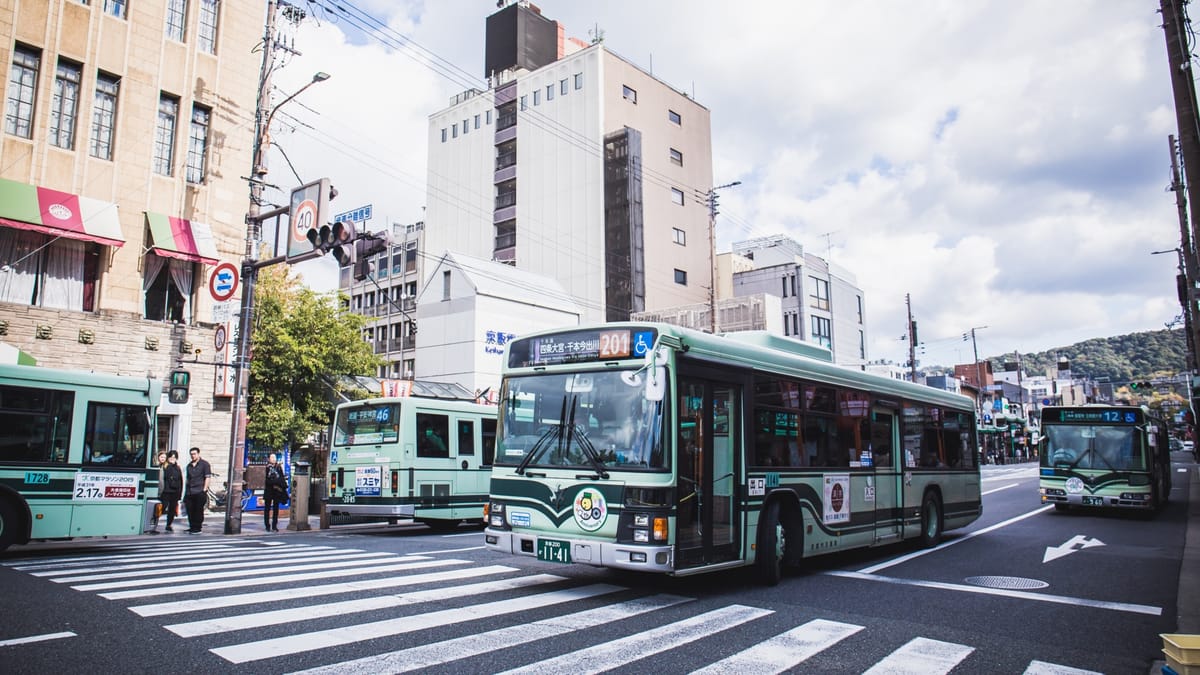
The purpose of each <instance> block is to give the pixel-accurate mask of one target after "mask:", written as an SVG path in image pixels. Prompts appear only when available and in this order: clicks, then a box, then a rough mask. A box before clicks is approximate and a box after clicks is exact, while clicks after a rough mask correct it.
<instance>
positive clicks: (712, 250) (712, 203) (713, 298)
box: [697, 180, 742, 335]
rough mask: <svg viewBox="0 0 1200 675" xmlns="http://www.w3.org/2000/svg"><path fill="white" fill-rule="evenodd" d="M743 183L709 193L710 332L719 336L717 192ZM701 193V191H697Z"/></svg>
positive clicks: (722, 186) (719, 188) (715, 189)
mask: <svg viewBox="0 0 1200 675" xmlns="http://www.w3.org/2000/svg"><path fill="white" fill-rule="evenodd" d="M741 184H742V181H740V180H735V181H733V182H732V183H726V184H724V185H717V186H715V187H713V188H712V189H710V190H709V191H708V194H707V195H706V196H707V198H708V273H709V283H708V314H709V316H708V330H709V332H710V333H712V334H713V335H716V334H717V213H718V212H717V190H723V189H725V188H728V187H735V186H738V185H741ZM697 192H699V190H697Z"/></svg>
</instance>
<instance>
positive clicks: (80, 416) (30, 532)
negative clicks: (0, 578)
mask: <svg viewBox="0 0 1200 675" xmlns="http://www.w3.org/2000/svg"><path fill="white" fill-rule="evenodd" d="M161 397H162V382H161V381H159V380H152V379H147V378H139V377H122V376H117V375H104V374H98V373H88V372H81V371H71V370H57V369H53V368H43V367H39V366H23V365H0V551H3V550H4V549H6V548H8V547H9V546H11V545H13V544H24V543H27V542H29V541H30V540H34V539H62V538H71V537H91V536H109V535H127V534H141V533H142V532H143V531H146V530H148V529H149V528H150V525H151V523H152V522H153V517H154V516H153V508H154V506H155V504H156V501H155V499H154V498H156V497H157V496H158V467H157V466H155V465H154V464H153V462H154V458H153V457H152V455H153V448H154V444H155V438H156V436H155V410H156V409H157V407H158V404H159V400H160V399H161Z"/></svg>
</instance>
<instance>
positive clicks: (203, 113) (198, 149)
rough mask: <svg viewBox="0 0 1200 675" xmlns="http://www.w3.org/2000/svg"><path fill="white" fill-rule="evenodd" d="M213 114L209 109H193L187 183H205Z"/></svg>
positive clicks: (198, 107) (189, 135) (189, 137)
mask: <svg viewBox="0 0 1200 675" xmlns="http://www.w3.org/2000/svg"><path fill="white" fill-rule="evenodd" d="M211 117H212V113H211V112H210V111H209V110H208V109H207V108H201V107H200V106H196V107H194V108H192V127H191V131H190V132H189V133H188V156H187V182H189V183H203V182H204V166H205V157H207V156H208V125H209V119H210V118H211Z"/></svg>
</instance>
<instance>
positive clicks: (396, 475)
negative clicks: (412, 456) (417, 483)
mask: <svg viewBox="0 0 1200 675" xmlns="http://www.w3.org/2000/svg"><path fill="white" fill-rule="evenodd" d="M399 493H400V470H399V469H392V496H395V495H397V494H399Z"/></svg>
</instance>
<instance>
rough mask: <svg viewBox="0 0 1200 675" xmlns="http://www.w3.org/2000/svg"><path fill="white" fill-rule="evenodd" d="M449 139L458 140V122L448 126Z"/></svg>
mask: <svg viewBox="0 0 1200 675" xmlns="http://www.w3.org/2000/svg"><path fill="white" fill-rule="evenodd" d="M450 138H458V122H455V123H454V124H451V125H450Z"/></svg>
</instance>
